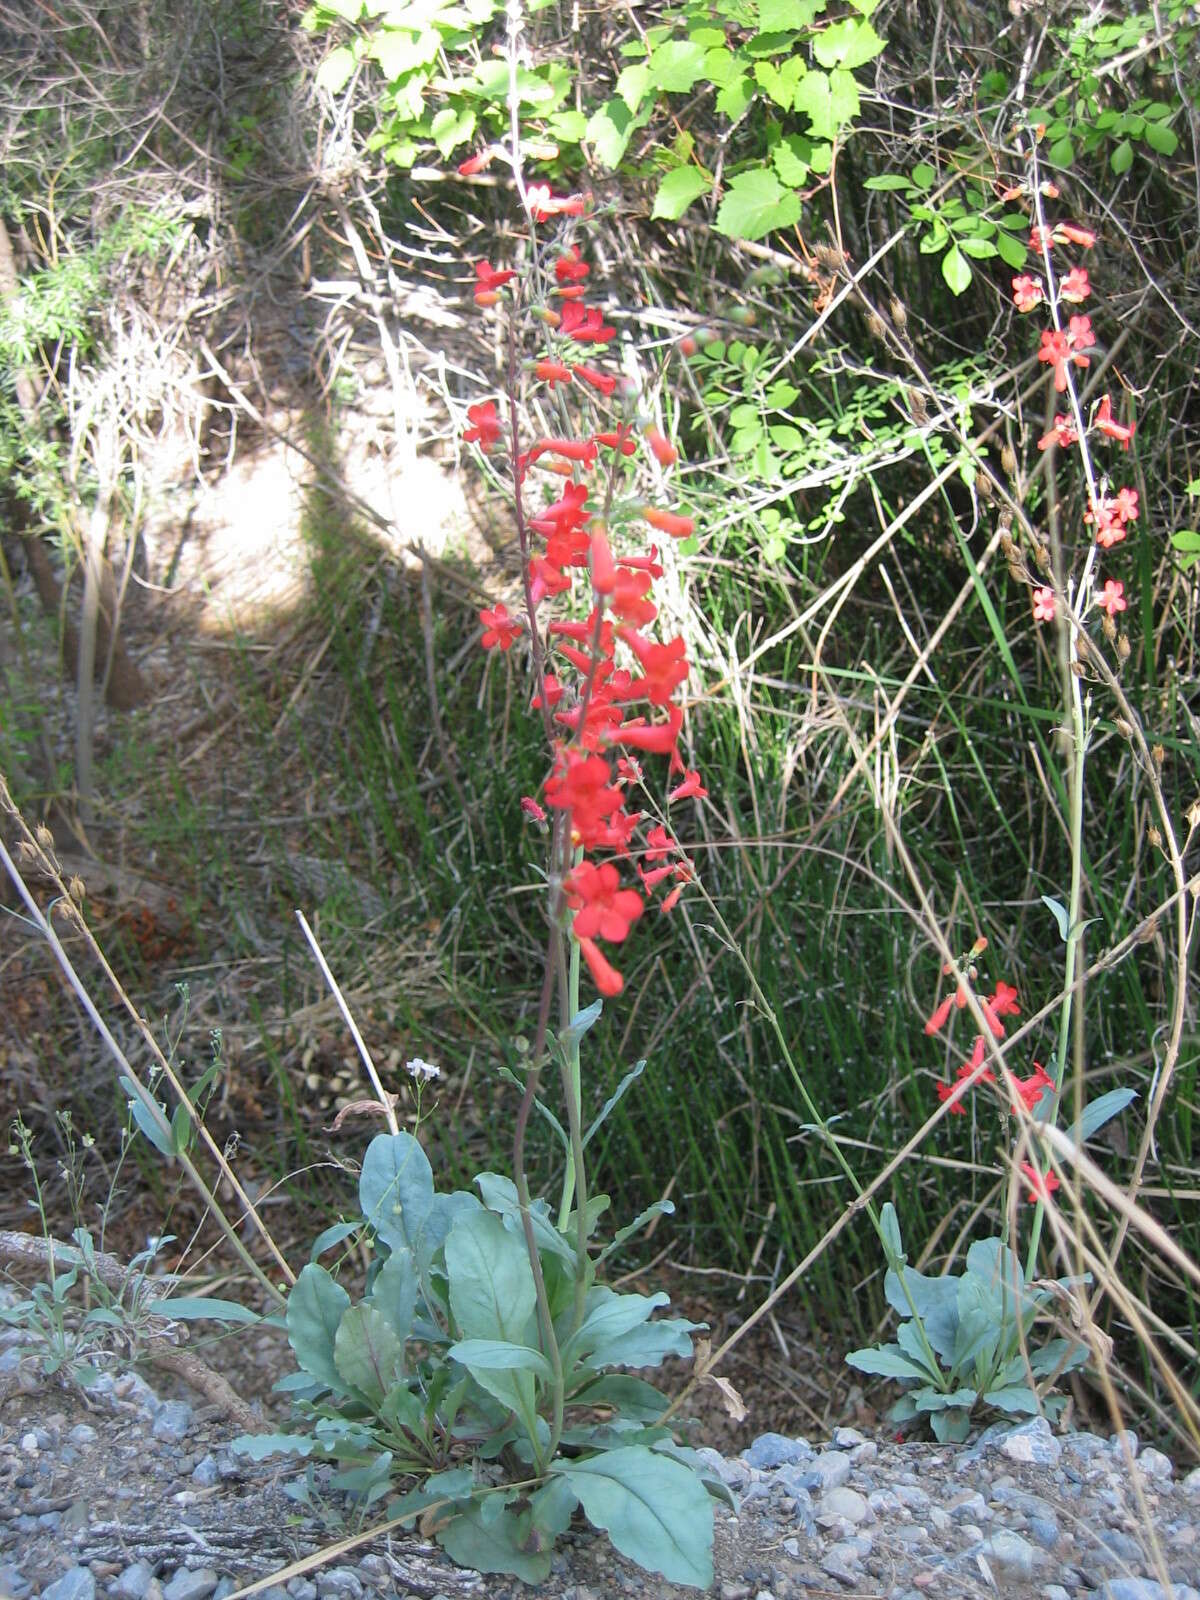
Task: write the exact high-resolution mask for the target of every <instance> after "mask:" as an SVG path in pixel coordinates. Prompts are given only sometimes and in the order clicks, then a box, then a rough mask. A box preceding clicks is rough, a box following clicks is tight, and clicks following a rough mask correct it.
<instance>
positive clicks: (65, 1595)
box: [41, 1567, 96, 1600]
mask: <svg viewBox="0 0 1200 1600" xmlns="http://www.w3.org/2000/svg"><path fill="white" fill-rule="evenodd" d="M41 1600H96V1580H95V1578H94V1577H93V1576H92V1574H91V1572H89V1570H88V1569H87V1567H71V1568H70V1569H69V1570H68V1571H67V1572H64V1573H63V1575H62V1577H61V1578H59V1579H58V1580H57V1581H56V1582H54V1583H51V1584H48V1585H47V1586H46V1588H44V1589H43V1590H42V1594H41Z"/></svg>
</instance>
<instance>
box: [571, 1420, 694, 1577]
mask: <svg viewBox="0 0 1200 1600" xmlns="http://www.w3.org/2000/svg"><path fill="white" fill-rule="evenodd" d="M550 1471H551V1473H553V1474H555V1475H561V1476H562V1477H564V1478H565V1479H566V1480H567V1483H568V1484H569V1485H570V1487H571V1490H572V1492H573V1493H574V1494H575V1495H576V1496H577V1497H578V1500H579V1503H580V1505H581V1506H582V1507H583V1510H584V1514H585V1515H586V1516H587V1518H588V1521H589V1522H591V1523H593V1524H594V1525H595V1526H596V1527H597V1528H603V1529H604V1530H605V1532H606V1533H607V1534H608V1536H609V1538H610V1539H611V1540H612V1542H613V1544H614V1546H615V1547H616V1548H617V1549H618V1550H619V1551H620V1552H621V1554H622V1555H623V1556H628V1557H629V1559H630V1560H631V1561H636V1562H638V1564H639V1565H640V1566H643V1567H645V1568H646V1570H647V1571H648V1572H658V1573H661V1574H662V1576H663V1577H664V1578H666V1579H667V1581H668V1582H669V1583H686V1584H691V1585H694V1586H695V1587H696V1588H698V1589H706V1588H707V1587H708V1585H709V1584H710V1583H711V1582H712V1581H713V1564H712V1542H713V1512H712V1501H711V1500H710V1499H709V1497H708V1493H707V1491H706V1490H705V1488H704V1485H703V1484H702V1483H701V1482H700V1480H699V1478H697V1477H696V1475H695V1473H694V1472H690V1471H689V1470H688V1468H687V1467H685V1466H683V1465H682V1464H681V1463H680V1462H678V1461H672V1460H671V1459H670V1458H669V1457H667V1456H663V1455H659V1454H656V1453H655V1452H653V1451H651V1450H647V1449H646V1448H644V1447H643V1446H638V1445H632V1446H629V1447H627V1448H625V1449H620V1450H607V1451H605V1452H604V1454H603V1455H598V1456H592V1457H590V1458H589V1459H588V1460H586V1461H571V1462H559V1461H556V1462H554V1463H553V1464H552V1466H551V1468H550Z"/></svg>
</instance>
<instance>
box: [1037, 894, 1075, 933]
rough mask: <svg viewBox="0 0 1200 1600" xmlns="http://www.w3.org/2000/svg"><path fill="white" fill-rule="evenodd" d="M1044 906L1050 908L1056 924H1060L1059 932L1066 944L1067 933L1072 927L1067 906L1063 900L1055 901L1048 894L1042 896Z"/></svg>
mask: <svg viewBox="0 0 1200 1600" xmlns="http://www.w3.org/2000/svg"><path fill="white" fill-rule="evenodd" d="M1042 904H1043V905H1044V906H1046V907H1048V909H1049V910H1050V912H1051V914H1052V915H1053V917H1054V920H1055V922H1057V924H1058V931H1059V935H1060V937H1061V938H1062V942H1063V943H1064V944H1066V942H1067V932H1068V929H1069V928H1070V926H1071V919H1070V917H1069V916H1068V915H1067V908H1066V906H1064V905H1063V903H1062V901H1061V900H1054V899H1052V898H1051V897H1050V896H1049V895H1048V894H1044V895H1043V896H1042Z"/></svg>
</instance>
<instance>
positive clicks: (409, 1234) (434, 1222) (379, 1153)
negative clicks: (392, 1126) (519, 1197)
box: [358, 1133, 479, 1276]
mask: <svg viewBox="0 0 1200 1600" xmlns="http://www.w3.org/2000/svg"><path fill="white" fill-rule="evenodd" d="M358 1199H359V1204H360V1205H361V1206H362V1210H363V1215H364V1216H365V1217H366V1219H367V1221H368V1222H369V1223H370V1225H371V1226H372V1227H373V1228H374V1229H375V1232H376V1233H377V1234H378V1235H379V1237H380V1238H381V1239H382V1240H383V1242H384V1243H385V1244H386V1245H387V1246H388V1248H389V1249H390V1250H406V1249H407V1250H411V1251H412V1255H413V1260H414V1261H415V1262H416V1266H417V1271H418V1273H419V1274H420V1275H421V1276H424V1274H425V1273H426V1272H428V1270H429V1264H430V1262H431V1261H432V1260H433V1257H434V1256H435V1255H436V1253H437V1251H438V1249H439V1248H440V1246H441V1244H442V1242H443V1240H444V1239H445V1237H446V1235H447V1234H448V1233H449V1231H450V1229H451V1227H452V1226H453V1224H454V1221H455V1219H456V1218H457V1217H458V1216H459V1215H460V1214H461V1213H462V1212H464V1211H469V1210H473V1209H478V1207H479V1202H478V1201H477V1200H476V1198H475V1196H474V1195H472V1194H467V1193H465V1192H462V1191H460V1192H459V1193H457V1194H446V1195H435V1194H434V1192H433V1169H432V1168H431V1167H430V1165H429V1158H428V1156H426V1154H425V1152H424V1150H422V1148H421V1146H420V1145H419V1144H418V1143H417V1141H416V1140H415V1139H414V1138H413V1136H412V1135H411V1134H410V1133H395V1134H388V1133H381V1134H378V1135H377V1136H376V1137H375V1138H374V1139H372V1140H371V1143H370V1144H369V1145H368V1146H367V1153H366V1155H365V1157H364V1158H363V1167H362V1174H361V1176H360V1177H359V1180H358Z"/></svg>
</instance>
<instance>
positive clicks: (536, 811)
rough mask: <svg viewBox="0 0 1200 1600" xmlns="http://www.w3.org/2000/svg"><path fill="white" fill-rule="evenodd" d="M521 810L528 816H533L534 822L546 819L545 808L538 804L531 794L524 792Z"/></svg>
mask: <svg viewBox="0 0 1200 1600" xmlns="http://www.w3.org/2000/svg"><path fill="white" fill-rule="evenodd" d="M521 810H522V811H523V812H524V813H525V815H526V816H527V817H532V818H533V820H534V822H545V820H546V813H545V810H544V809H543V808H542V807H541V806H540V805H538V803H537V801H536V800H535V799H534V798H533V796H532V795H531V794H523V795H522V796H521Z"/></svg>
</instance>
